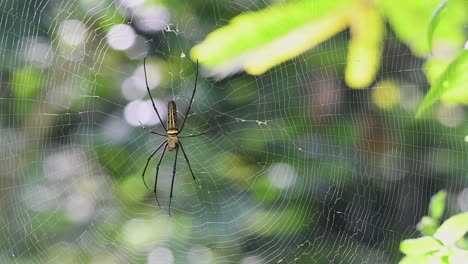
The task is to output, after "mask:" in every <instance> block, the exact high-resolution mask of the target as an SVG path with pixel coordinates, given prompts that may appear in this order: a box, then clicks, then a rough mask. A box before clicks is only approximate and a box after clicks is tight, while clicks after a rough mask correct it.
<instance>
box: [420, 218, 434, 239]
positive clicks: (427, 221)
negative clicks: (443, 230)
mask: <svg viewBox="0 0 468 264" xmlns="http://www.w3.org/2000/svg"><path fill="white" fill-rule="evenodd" d="M438 227H439V221H437V220H436V219H434V218H432V217H429V216H424V217H423V218H421V221H419V223H418V225H417V226H416V229H418V230H419V231H420V232H421V233H423V234H424V235H429V236H432V235H434V233H435V232H436V231H437V228H438Z"/></svg>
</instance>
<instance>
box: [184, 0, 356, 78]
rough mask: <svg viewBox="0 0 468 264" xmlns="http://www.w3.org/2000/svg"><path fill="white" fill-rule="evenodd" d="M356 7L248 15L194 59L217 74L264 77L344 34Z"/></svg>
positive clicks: (301, 7) (321, 5)
mask: <svg viewBox="0 0 468 264" xmlns="http://www.w3.org/2000/svg"><path fill="white" fill-rule="evenodd" d="M355 2H357V0H337V1H329V0H316V1H309V0H303V1H295V2H289V3H286V4H284V3H282V4H278V5H273V6H270V7H269V8H266V9H264V10H260V11H257V12H248V13H244V14H241V15H239V16H237V17H235V18H234V19H232V20H231V21H230V23H229V24H228V25H226V26H224V27H222V28H220V29H217V30H215V31H214V32H212V33H210V34H209V35H208V36H207V37H206V39H205V40H204V41H203V42H202V43H200V44H198V45H196V46H195V47H194V48H193V49H192V50H191V53H190V55H191V57H192V59H194V60H195V59H197V60H198V61H199V62H200V63H201V64H202V65H204V66H207V67H209V68H211V69H212V75H218V76H226V75H228V74H231V73H233V72H235V71H238V70H240V69H243V68H245V69H246V70H247V72H249V73H251V74H261V73H263V72H265V71H266V70H268V69H269V68H271V67H273V66H274V65H276V64H278V63H281V62H284V61H286V60H288V59H291V58H293V57H295V56H297V55H299V54H300V53H302V52H304V51H305V50H307V49H310V48H312V47H314V46H315V45H317V44H318V43H320V42H322V41H324V40H326V39H327V38H330V37H331V36H333V35H335V34H336V33H338V32H340V31H342V30H344V29H345V28H346V27H347V23H348V18H349V16H350V6H353V3H355Z"/></svg>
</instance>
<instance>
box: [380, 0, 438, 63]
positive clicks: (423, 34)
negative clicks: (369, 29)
mask: <svg viewBox="0 0 468 264" xmlns="http://www.w3.org/2000/svg"><path fill="white" fill-rule="evenodd" d="M439 2H440V0H412V1H407V0H394V1H379V4H380V7H381V12H382V13H383V14H384V15H385V16H386V17H387V21H388V22H389V24H390V26H391V28H392V30H393V32H395V34H396V35H397V36H398V38H399V40H400V41H402V42H404V43H406V44H407V45H408V46H409V47H410V49H411V51H412V52H413V53H414V54H415V55H417V56H423V55H426V54H428V53H429V45H428V43H427V32H428V27H429V21H430V18H431V14H432V13H433V12H434V9H435V8H436V7H437V5H438V4H439Z"/></svg>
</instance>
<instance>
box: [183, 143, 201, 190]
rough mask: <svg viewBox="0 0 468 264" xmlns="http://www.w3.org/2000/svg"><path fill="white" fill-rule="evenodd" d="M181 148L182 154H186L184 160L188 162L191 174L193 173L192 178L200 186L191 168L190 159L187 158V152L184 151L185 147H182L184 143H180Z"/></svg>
mask: <svg viewBox="0 0 468 264" xmlns="http://www.w3.org/2000/svg"><path fill="white" fill-rule="evenodd" d="M179 146H180V148H181V149H182V153H183V154H184V158H185V161H186V162H187V165H188V167H189V169H190V173H192V178H193V180H194V181H195V183H196V184H197V186H198V182H197V179H196V178H195V174H193V171H192V166H190V162H189V159H188V157H187V154H185V150H184V147H182V143H181V142H180V141H179Z"/></svg>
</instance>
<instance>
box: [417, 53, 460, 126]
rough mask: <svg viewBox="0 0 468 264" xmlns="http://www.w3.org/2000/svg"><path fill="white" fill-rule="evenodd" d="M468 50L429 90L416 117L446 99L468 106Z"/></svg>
mask: <svg viewBox="0 0 468 264" xmlns="http://www.w3.org/2000/svg"><path fill="white" fill-rule="evenodd" d="M467 72H468V50H463V51H462V52H461V53H460V54H459V55H458V57H457V58H456V59H455V60H454V61H453V62H452V63H451V64H450V65H449V66H448V67H447V69H446V70H445V71H444V72H443V73H442V75H441V76H440V77H439V79H438V80H437V81H436V82H435V83H434V85H433V86H432V87H431V89H430V90H429V92H428V94H427V95H426V97H425V98H424V100H423V102H422V103H421V105H420V106H419V109H418V112H417V114H416V117H420V116H421V114H422V113H423V112H424V111H425V110H426V109H427V108H428V107H429V106H430V105H432V104H433V103H434V102H435V101H437V100H438V99H440V98H441V97H443V98H444V101H446V102H452V103H463V104H468V74H466V73H467Z"/></svg>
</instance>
